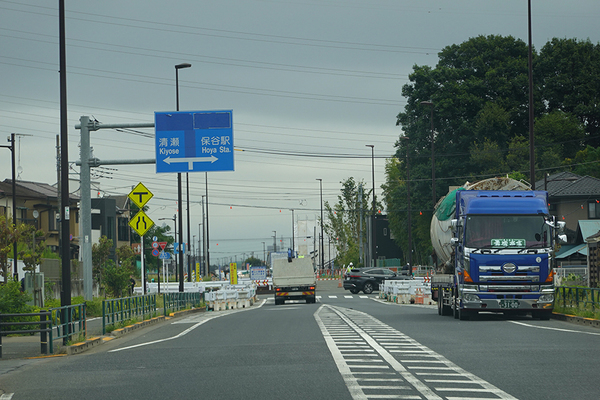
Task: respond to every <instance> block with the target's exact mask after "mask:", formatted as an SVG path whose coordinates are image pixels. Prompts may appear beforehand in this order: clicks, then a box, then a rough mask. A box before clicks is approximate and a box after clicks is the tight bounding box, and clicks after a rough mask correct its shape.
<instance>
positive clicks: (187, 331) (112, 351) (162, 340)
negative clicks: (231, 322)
mask: <svg viewBox="0 0 600 400" xmlns="http://www.w3.org/2000/svg"><path fill="white" fill-rule="evenodd" d="M265 303H266V300H263V301H262V303H260V304H259V305H258V306H257V307H256V308H242V309H239V310H235V311H233V312H230V313H227V314H216V315H214V316H212V317H209V318H207V319H205V320H203V321H200V322H198V323H197V324H194V325H192V326H191V327H189V328H187V329H186V330H184V331H183V332H181V333H179V334H177V335H175V336H171V337H168V338H165V339H159V340H153V341H151V342H145V343H139V344H134V345H133V346H127V347H121V348H120V349H114V350H109V351H108V352H109V353H116V352H118V351H122V350H130V349H135V348H137V347H142V346H148V345H151V344H156V343H162V342H166V341H169V340H173V339H178V338H180V337H182V336H185V335H187V334H188V333H190V332H191V331H193V330H194V329H196V328H197V327H199V326H200V325H202V324H205V323H207V322H208V321H210V320H213V319H215V318H219V317H223V316H225V315H231V314H235V313H238V312H242V311H248V310H256V309H257V308H261V307H262V306H263V305H264V304H265Z"/></svg>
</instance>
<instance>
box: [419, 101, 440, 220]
mask: <svg viewBox="0 0 600 400" xmlns="http://www.w3.org/2000/svg"><path fill="white" fill-rule="evenodd" d="M421 104H423V105H424V106H429V107H430V108H431V114H430V116H429V122H430V125H431V196H432V201H433V204H432V205H431V208H432V209H433V207H435V203H436V202H437V199H436V195H435V152H434V145H435V136H434V134H433V102H431V101H422V102H421Z"/></svg>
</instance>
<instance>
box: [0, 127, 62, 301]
mask: <svg viewBox="0 0 600 400" xmlns="http://www.w3.org/2000/svg"><path fill="white" fill-rule="evenodd" d="M8 141H9V142H10V145H8V146H7V145H0V147H5V148H7V149H10V151H11V153H12V154H11V163H12V183H11V187H12V189H11V190H12V219H13V224H14V226H15V229H16V228H17V182H16V178H15V134H14V133H11V134H10V137H9V138H8ZM15 238H16V236H15ZM13 250H14V252H15V254H14V257H13V260H14V261H13V265H14V271H18V269H17V257H18V255H17V239H15V241H14V242H13ZM6 281H7V282H8V278H6ZM69 304H70V303H69Z"/></svg>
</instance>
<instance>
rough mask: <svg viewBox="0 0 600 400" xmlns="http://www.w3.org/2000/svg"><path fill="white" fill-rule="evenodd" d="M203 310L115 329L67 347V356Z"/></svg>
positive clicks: (173, 313)
mask: <svg viewBox="0 0 600 400" xmlns="http://www.w3.org/2000/svg"><path fill="white" fill-rule="evenodd" d="M204 311H205V310H204V309H203V308H192V309H190V310H182V311H175V312H172V313H170V314H169V316H168V317H165V316H164V315H161V316H160V317H154V318H151V319H147V320H144V321H141V322H137V323H135V324H133V325H128V326H125V327H123V328H119V329H115V330H114V331H112V332H111V333H110V334H109V335H107V336H98V337H92V338H89V339H86V340H85V341H84V342H79V343H75V344H73V345H71V346H67V355H68V356H72V355H75V354H81V353H83V352H85V351H87V350H89V349H92V348H94V347H96V346H99V345H102V344H104V343H106V342H109V341H111V340H113V339H117V338H119V337H121V336H124V335H127V334H128V333H131V332H134V331H136V330H137V329H140V328H144V327H147V326H149V325H154V324H156V323H158V322H162V321H166V320H168V319H171V318H176V317H182V316H184V315H187V314H194V313H197V312H204Z"/></svg>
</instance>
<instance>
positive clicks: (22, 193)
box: [0, 179, 79, 201]
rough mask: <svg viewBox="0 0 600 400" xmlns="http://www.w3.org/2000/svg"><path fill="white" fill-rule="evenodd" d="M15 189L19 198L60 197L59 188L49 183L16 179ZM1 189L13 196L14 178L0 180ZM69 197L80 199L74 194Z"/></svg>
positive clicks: (7, 194)
mask: <svg viewBox="0 0 600 400" xmlns="http://www.w3.org/2000/svg"><path fill="white" fill-rule="evenodd" d="M15 189H16V190H15V192H16V193H15V194H16V196H17V197H18V198H29V199H53V200H56V199H57V198H58V193H57V189H56V188H55V187H54V186H52V185H49V184H47V183H42V182H30V181H16V182H15ZM0 191H2V192H4V194H5V195H6V196H12V179H5V180H4V182H0ZM69 198H70V199H71V200H72V201H77V200H79V197H78V196H76V195H73V194H71V195H69Z"/></svg>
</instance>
